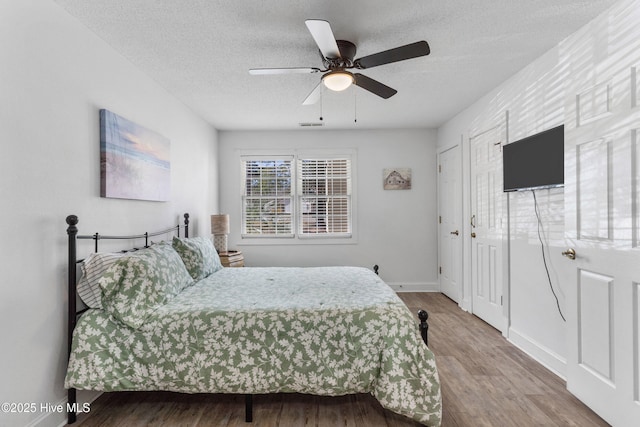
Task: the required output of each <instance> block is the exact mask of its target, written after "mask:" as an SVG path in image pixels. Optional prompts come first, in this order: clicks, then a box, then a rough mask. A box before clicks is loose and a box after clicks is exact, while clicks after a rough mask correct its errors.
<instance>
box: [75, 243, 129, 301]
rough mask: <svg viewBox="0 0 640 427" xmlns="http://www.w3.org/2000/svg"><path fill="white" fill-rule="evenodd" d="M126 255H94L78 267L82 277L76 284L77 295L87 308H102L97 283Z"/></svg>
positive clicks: (100, 293)
mask: <svg viewBox="0 0 640 427" xmlns="http://www.w3.org/2000/svg"><path fill="white" fill-rule="evenodd" d="M125 255H127V254H126V253H112V252H104V253H101V252H99V253H95V254H91V255H89V256H88V257H87V258H85V260H84V261H83V262H82V265H80V270H82V277H81V278H80V281H79V282H78V288H77V289H78V295H80V299H81V300H82V302H83V303H85V305H86V306H87V307H91V308H102V290H101V289H100V286H99V285H98V281H99V280H100V278H101V277H102V276H103V275H104V273H105V272H106V271H107V270H108V269H109V267H111V266H112V265H113V264H115V263H116V261H118V260H119V259H120V258H122V257H123V256H125Z"/></svg>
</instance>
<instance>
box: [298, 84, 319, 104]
mask: <svg viewBox="0 0 640 427" xmlns="http://www.w3.org/2000/svg"><path fill="white" fill-rule="evenodd" d="M321 93H322V81H320V83H318V85H317V86H316V87H314V88H313V90H312V91H311V93H310V94H309V95H307V97H306V98H305V99H304V101H303V102H302V105H312V104H315V103H316V102H318V99H320V94H321Z"/></svg>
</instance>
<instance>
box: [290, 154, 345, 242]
mask: <svg viewBox="0 0 640 427" xmlns="http://www.w3.org/2000/svg"><path fill="white" fill-rule="evenodd" d="M298 188H299V193H298V233H299V235H300V236H319V235H323V236H328V235H331V236H347V235H350V234H351V160H350V159H346V158H331V159H309V158H303V159H299V161H298Z"/></svg>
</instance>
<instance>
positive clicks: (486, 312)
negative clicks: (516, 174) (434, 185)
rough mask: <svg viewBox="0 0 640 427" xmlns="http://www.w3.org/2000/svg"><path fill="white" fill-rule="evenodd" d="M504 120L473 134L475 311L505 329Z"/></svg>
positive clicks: (472, 271)
mask: <svg viewBox="0 0 640 427" xmlns="http://www.w3.org/2000/svg"><path fill="white" fill-rule="evenodd" d="M505 142H506V114H505V118H504V121H502V120H501V121H499V122H498V123H496V124H495V125H494V126H492V127H490V128H488V129H486V130H482V131H480V132H476V133H474V134H472V135H471V136H470V138H469V147H470V150H471V153H470V160H471V192H470V193H471V214H472V216H471V219H470V221H471V232H472V233H471V287H472V293H473V295H472V312H473V314H475V315H476V316H478V317H479V318H481V319H482V320H484V321H485V322H487V323H489V324H490V325H492V326H493V327H495V328H496V329H498V330H500V331H501V332H502V331H504V330H505V329H506V324H507V322H506V317H505V315H504V311H503V308H502V305H503V300H502V293H503V279H502V278H503V274H502V270H503V250H502V246H503V227H506V219H505V218H503V200H504V199H505V196H504V193H503V188H502V145H504V144H505Z"/></svg>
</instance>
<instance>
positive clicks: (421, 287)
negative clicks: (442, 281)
mask: <svg viewBox="0 0 640 427" xmlns="http://www.w3.org/2000/svg"><path fill="white" fill-rule="evenodd" d="M387 285H389V286H390V287H391V289H393V290H394V291H396V292H440V285H438V282H424V283H397V282H391V283H390V282H387Z"/></svg>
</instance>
